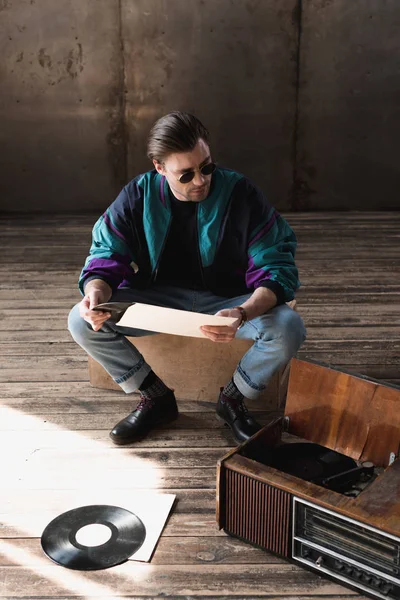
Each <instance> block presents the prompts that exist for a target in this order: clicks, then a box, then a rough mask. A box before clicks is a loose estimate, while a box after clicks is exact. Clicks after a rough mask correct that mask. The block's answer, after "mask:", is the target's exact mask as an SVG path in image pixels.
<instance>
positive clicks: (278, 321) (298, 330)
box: [263, 304, 306, 360]
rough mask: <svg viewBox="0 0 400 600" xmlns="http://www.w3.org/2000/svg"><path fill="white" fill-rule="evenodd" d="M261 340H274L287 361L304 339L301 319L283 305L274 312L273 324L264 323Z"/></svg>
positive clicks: (304, 332) (296, 313) (304, 330)
mask: <svg viewBox="0 0 400 600" xmlns="http://www.w3.org/2000/svg"><path fill="white" fill-rule="evenodd" d="M263 338H264V339H265V340H271V339H274V340H275V341H276V343H279V345H280V346H281V350H282V353H283V354H285V355H286V356H287V358H288V360H289V359H290V358H292V356H294V355H295V354H296V352H297V350H298V349H299V348H300V346H301V345H302V343H303V342H304V340H305V339H306V329H305V327H304V323H303V319H302V318H301V316H300V315H299V313H298V312H296V311H294V310H292V309H291V308H289V306H287V305H285V304H284V305H282V306H280V307H279V310H277V311H276V318H275V319H274V320H273V323H272V324H271V322H269V323H266V329H265V331H264V332H263Z"/></svg>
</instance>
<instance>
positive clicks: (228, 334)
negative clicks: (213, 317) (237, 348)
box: [200, 326, 235, 342]
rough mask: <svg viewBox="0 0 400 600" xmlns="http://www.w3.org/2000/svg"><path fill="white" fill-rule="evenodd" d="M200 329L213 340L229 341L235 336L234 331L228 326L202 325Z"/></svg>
mask: <svg viewBox="0 0 400 600" xmlns="http://www.w3.org/2000/svg"><path fill="white" fill-rule="evenodd" d="M200 329H201V330H202V332H203V333H204V335H205V336H206V337H207V338H208V339H209V340H212V341H213V342H231V341H232V340H233V339H234V337H235V331H234V330H232V329H231V328H230V327H212V326H202V327H201V328H200Z"/></svg>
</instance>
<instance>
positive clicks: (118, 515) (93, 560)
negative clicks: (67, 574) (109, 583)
mask: <svg viewBox="0 0 400 600" xmlns="http://www.w3.org/2000/svg"><path fill="white" fill-rule="evenodd" d="M95 524H96V525H103V526H106V527H107V528H108V529H109V530H110V531H111V536H110V534H109V533H108V532H107V535H106V537H109V539H108V540H107V541H105V542H104V543H100V544H98V545H96V546H94V545H91V546H86V545H84V544H82V543H80V542H79V541H78V539H81V538H82V536H81V535H79V533H78V532H79V531H80V530H81V529H82V528H86V527H87V526H88V525H95ZM103 535H104V534H103ZM77 537H78V539H77ZM145 538H146V528H145V526H144V524H143V522H142V521H141V520H140V519H139V517H138V516H137V515H135V514H133V513H132V512H130V511H129V510H126V509H124V508H120V507H118V506H108V505H102V504H98V505H97V504H95V505H91V506H82V507H80V508H75V509H73V510H69V511H67V512H65V513H63V514H61V515H59V516H58V517H56V518H55V519H53V521H51V522H50V523H49V524H48V525H47V527H46V528H45V530H44V531H43V534H42V538H41V543H42V548H43V550H44V552H45V553H46V554H47V556H48V557H49V558H51V560H53V561H54V562H56V563H57V564H59V565H62V566H63V567H67V568H68V569H77V570H81V571H92V570H96V569H107V568H108V567H113V566H115V565H119V564H121V563H122V562H125V561H126V560H128V558H129V557H130V556H132V554H134V553H135V552H136V551H137V550H138V549H139V548H140V547H141V545H142V544H143V542H144V540H145Z"/></svg>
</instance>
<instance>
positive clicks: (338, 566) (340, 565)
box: [335, 560, 344, 571]
mask: <svg viewBox="0 0 400 600" xmlns="http://www.w3.org/2000/svg"><path fill="white" fill-rule="evenodd" d="M335 568H336V569H337V570H338V571H342V570H343V569H344V564H343V563H342V561H341V560H335Z"/></svg>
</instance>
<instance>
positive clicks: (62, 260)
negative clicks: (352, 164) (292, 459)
mask: <svg viewBox="0 0 400 600" xmlns="http://www.w3.org/2000/svg"><path fill="white" fill-rule="evenodd" d="M94 219H95V217H94V216H58V217H45V218H37V217H36V218H33V217H24V218H3V219H2V220H1V221H0V228H1V229H0V239H1V259H2V260H1V264H0V271H1V277H0V330H1V333H0V336H1V354H2V359H1V361H0V382H1V384H0V390H1V400H2V407H1V418H0V427H1V430H2V431H1V436H0V451H1V471H2V472H1V484H2V489H3V492H2V494H1V500H0V512H1V517H0V521H1V530H0V583H1V585H0V590H1V591H0V595H1V597H3V598H8V599H12V598H35V599H40V598H47V599H50V598H51V599H64V600H65V599H67V598H76V597H81V598H87V599H89V600H92V599H94V598H118V597H124V598H140V597H147V598H149V597H150V598H151V597H161V596H168V597H173V598H174V597H180V598H182V597H184V598H202V597H207V598H221V599H222V598H224V599H230V598H246V599H252V598H254V599H255V598H269V599H270V600H275V599H278V598H287V599H291V600H294V599H295V598H301V599H302V600H311V599H313V598H324V599H333V598H342V599H343V600H344V599H346V598H350V597H360V596H358V595H357V594H355V593H354V592H352V591H350V590H348V589H346V588H344V587H341V586H340V585H337V584H336V583H333V582H331V581H328V580H326V579H323V578H320V577H318V576H317V575H314V574H313V573H310V572H308V571H306V570H303V569H301V568H298V567H297V566H294V565H292V564H289V563H287V562H285V561H283V560H281V559H279V558H277V557H275V556H272V555H270V554H268V553H266V552H263V551H261V550H258V549H255V548H253V547H251V546H249V545H246V544H245V543H242V542H240V541H238V540H235V539H233V538H230V537H228V536H226V535H225V534H224V533H223V532H220V531H218V530H217V527H216V523H215V465H216V461H217V459H218V458H219V457H220V456H222V455H223V454H225V453H226V451H227V450H228V449H229V448H230V447H231V446H232V440H231V438H230V436H229V433H228V432H227V431H226V430H225V429H224V428H222V427H221V426H220V424H219V423H218V422H217V421H216V420H215V418H214V399H210V402H201V403H196V402H189V401H188V402H181V403H180V411H181V417H180V419H179V420H178V421H177V422H176V423H175V424H174V425H173V426H171V427H170V428H168V429H164V430H158V431H157V432H154V433H153V434H152V435H150V436H149V437H148V438H147V439H146V440H144V441H142V442H141V443H139V444H137V445H136V446H133V447H129V448H119V447H115V446H113V445H112V444H111V442H110V440H109V437H108V432H109V430H110V428H111V427H112V426H113V425H114V423H115V422H116V421H117V420H119V418H120V417H121V416H123V415H124V414H126V413H127V412H129V411H130V410H131V409H132V401H131V399H127V398H126V397H125V396H124V395H123V394H122V393H120V392H115V391H101V390H97V389H93V388H91V387H90V386H89V383H88V375H87V361H86V356H85V355H84V353H83V352H82V351H81V350H80V349H79V348H78V347H77V346H76V345H75V344H74V343H73V342H72V340H71V339H70V336H69V333H68V331H67V328H66V319H67V314H68V312H69V309H70V308H71V306H72V305H73V304H74V303H75V302H76V301H78V300H79V298H80V296H79V294H78V292H77V288H76V281H77V277H78V274H79V271H80V268H81V266H82V263H83V260H84V258H85V256H86V253H87V249H88V246H89V243H90V230H91V225H92V224H93V222H94ZM287 219H288V221H289V222H290V224H291V225H292V226H293V227H294V229H295V231H296V232H297V235H298V239H299V249H298V265H299V268H300V275H301V280H302V288H301V291H299V294H298V307H299V311H300V313H301V315H302V316H303V318H304V320H305V323H306V325H307V328H308V340H307V342H306V344H305V345H304V347H303V348H302V350H301V351H300V353H299V356H300V358H303V359H310V360H317V361H319V362H324V363H328V364H331V365H334V366H338V367H339V368H342V369H346V370H350V371H352V372H358V373H362V374H366V375H369V376H373V377H376V378H382V379H386V380H390V381H392V382H393V383H400V365H399V356H400V321H399V313H400V310H399V309H400V213H380V214H377V213H364V214H363V213H346V214H342V213H331V214H294V215H287ZM261 408H262V407H260V409H261ZM138 490H158V491H162V492H171V493H174V494H176V495H177V499H178V502H177V504H176V506H175V507H174V510H173V512H172V514H171V517H170V519H169V521H168V523H167V526H166V528H165V530H164V532H163V534H162V537H161V539H160V542H159V544H158V546H157V548H156V551H155V553H154V556H153V558H152V560H151V562H150V563H145V564H143V563H137V562H134V561H128V562H126V563H125V564H123V565H120V566H118V567H114V568H111V569H108V570H103V571H96V572H83V571H71V570H69V569H65V568H62V567H59V566H57V565H56V564H54V563H52V562H51V561H50V560H49V559H48V558H47V557H46V556H44V554H43V552H42V550H41V547H40V535H41V533H42V531H43V529H44V527H45V526H46V524H47V523H48V522H49V521H50V520H51V519H52V518H54V517H55V516H57V515H58V514H60V513H61V512H63V511H65V510H68V509H69V508H71V507H73V506H79V505H84V504H87V503H92V502H93V500H94V502H96V499H97V498H98V499H99V500H100V499H101V500H102V499H103V498H104V497H105V496H107V494H109V493H112V494H113V497H114V498H117V499H119V501H120V503H121V505H124V504H125V503H126V500H129V498H134V496H135V493H138ZM100 503H101V501H100Z"/></svg>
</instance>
